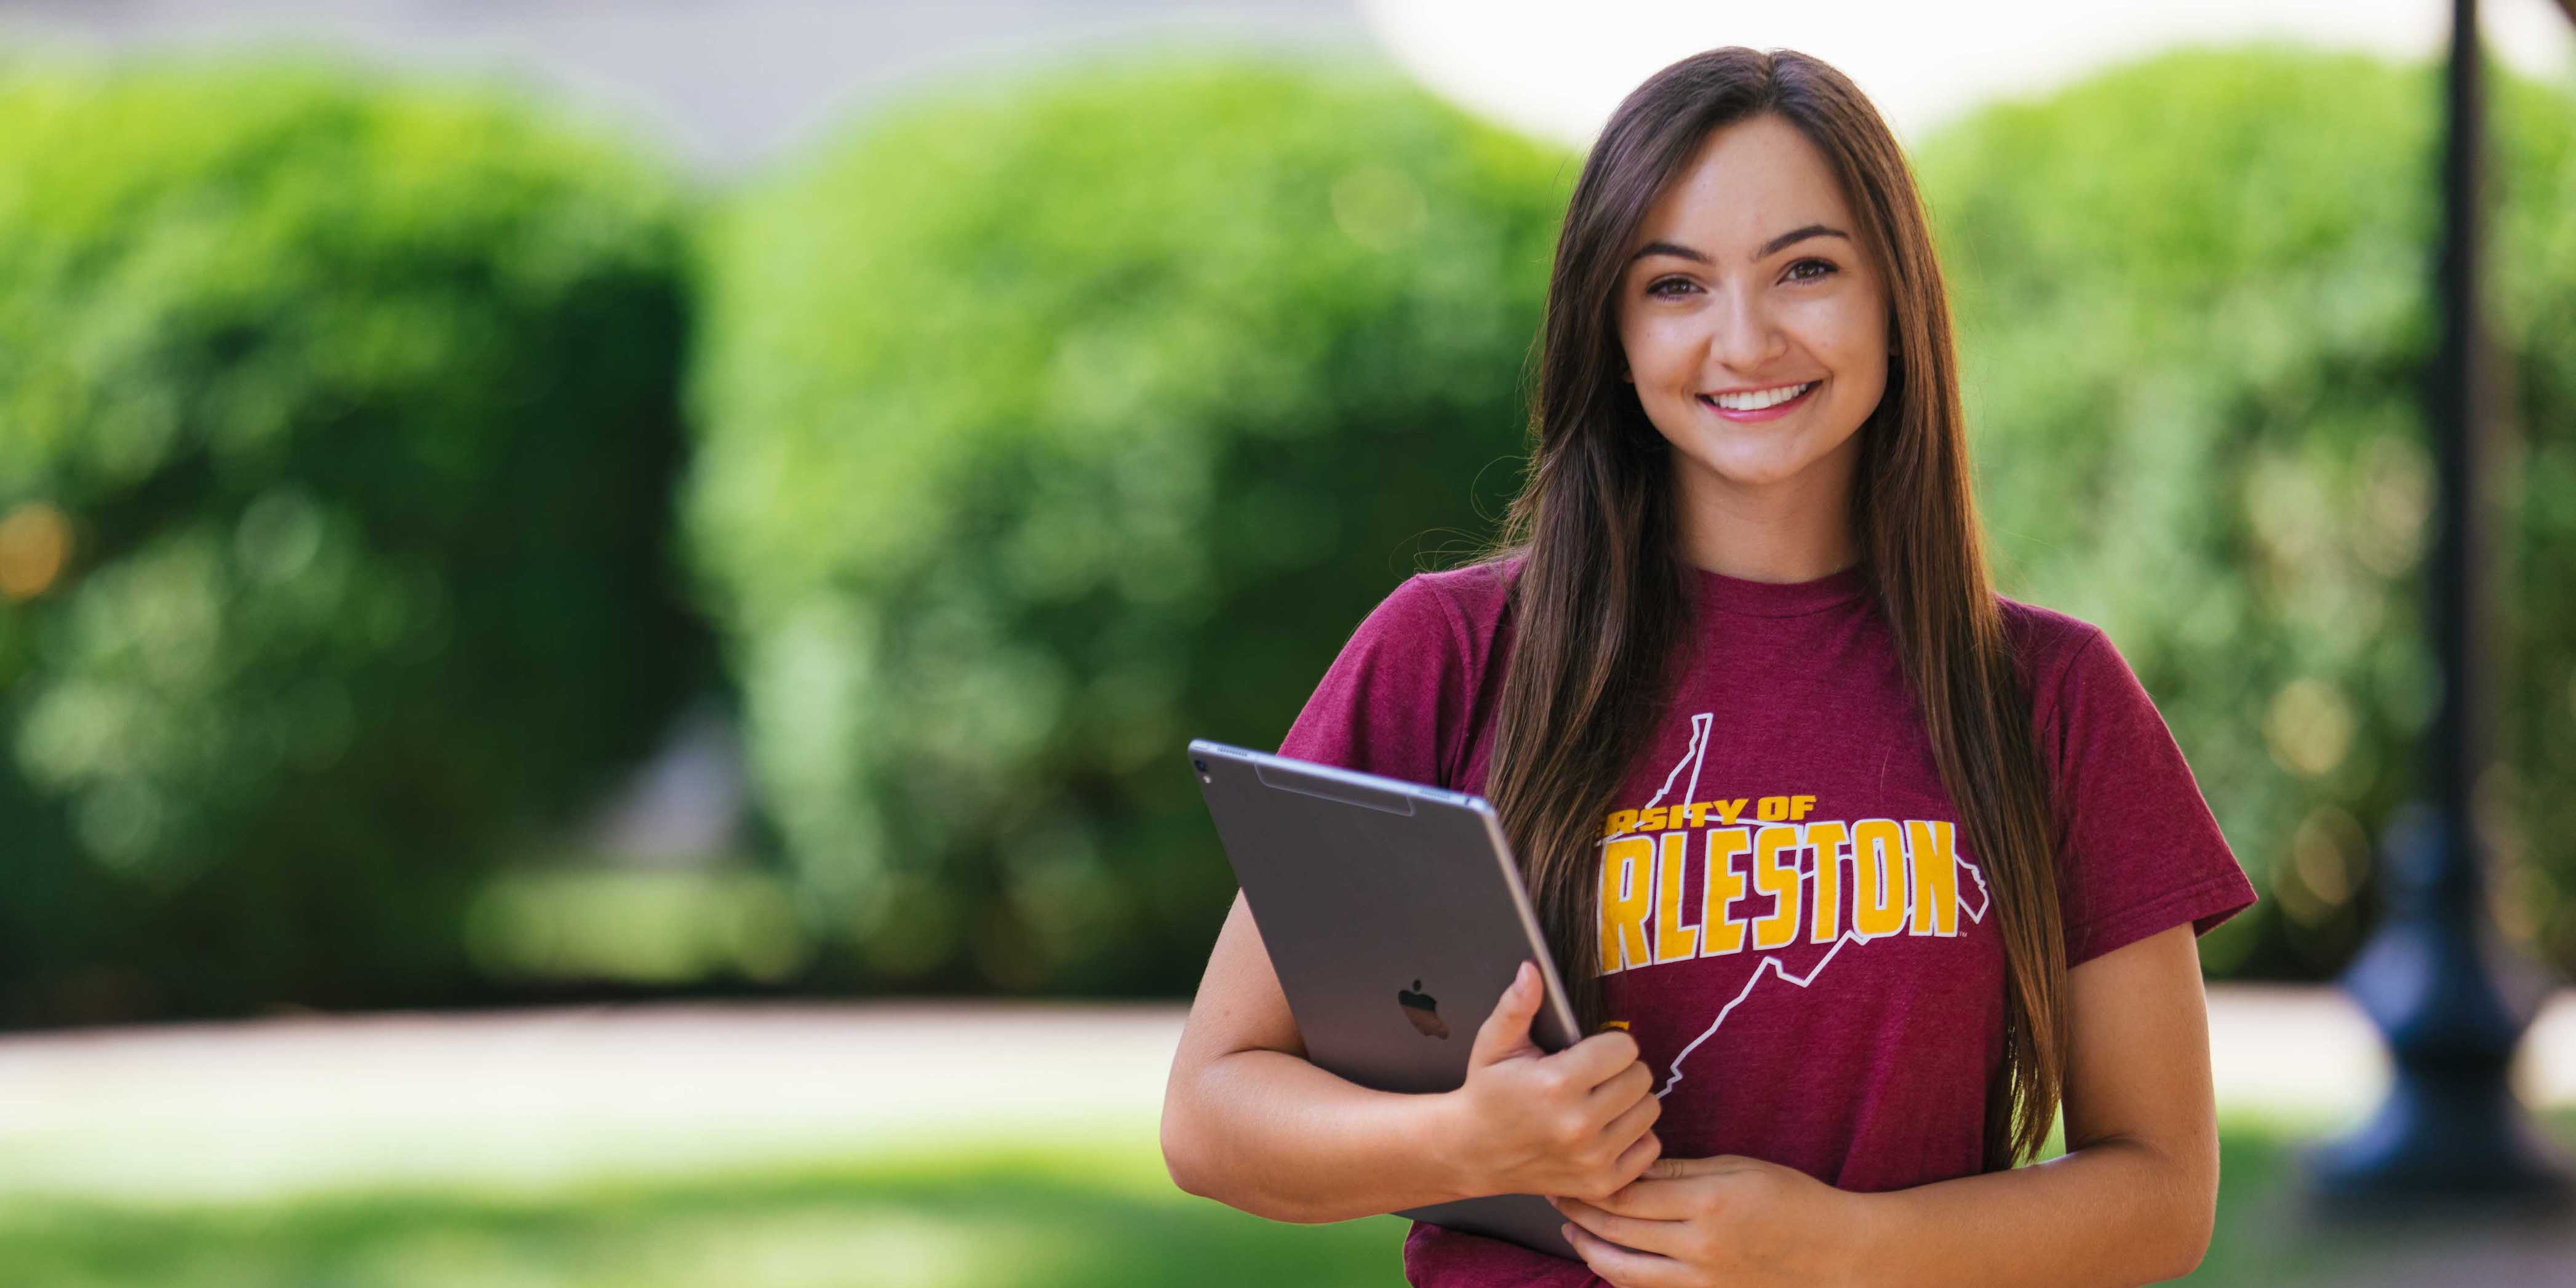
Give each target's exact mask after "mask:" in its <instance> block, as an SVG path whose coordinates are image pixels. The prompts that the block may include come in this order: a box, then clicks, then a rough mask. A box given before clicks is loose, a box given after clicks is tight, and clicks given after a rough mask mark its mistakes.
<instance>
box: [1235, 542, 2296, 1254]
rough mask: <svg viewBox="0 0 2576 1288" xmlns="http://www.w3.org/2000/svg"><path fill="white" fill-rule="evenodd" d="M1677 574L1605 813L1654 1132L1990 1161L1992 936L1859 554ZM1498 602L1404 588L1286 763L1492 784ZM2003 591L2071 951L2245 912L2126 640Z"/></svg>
mask: <svg viewBox="0 0 2576 1288" xmlns="http://www.w3.org/2000/svg"><path fill="white" fill-rule="evenodd" d="M1517 566H1518V560H1517V558H1514V559H1513V560H1510V561H1507V562H1506V563H1504V564H1503V565H1502V566H1501V567H1502V568H1503V569H1504V570H1510V569H1516V568H1517ZM1688 573H1689V576H1690V577H1691V579H1692V584H1693V585H1694V587H1695V588H1696V595H1697V597H1696V598H1695V599H1694V601H1693V611H1694V617H1693V621H1694V626H1693V629H1692V632H1691V639H1692V642H1693V645H1694V649H1693V653H1692V656H1691V657H1690V658H1689V660H1688V667H1687V671H1686V672H1685V674H1684V677H1683V679H1682V681H1681V685H1680V688H1679V689H1678V691H1677V692H1676V695H1675V698H1674V701H1673V703H1672V705H1671V706H1670V707H1669V708H1668V709H1667V710H1666V712H1665V714H1664V715H1663V717H1662V718H1661V720H1660V722H1659V723H1658V725H1657V727H1656V729H1655V731H1654V733H1653V736H1652V737H1651V738H1649V739H1648V740H1647V741H1646V742H1645V744H1644V746H1643V750H1642V751H1641V753H1640V754H1639V755H1638V758H1637V760H1636V763H1635V765H1634V766H1633V768H1632V769H1631V770H1630V772H1629V776H1628V780H1627V786H1626V788H1625V789H1624V790H1623V792H1622V793H1621V795H1620V796H1619V798H1618V800H1617V801H1616V803H1615V804H1616V808H1615V809H1614V810H1613V811H1612V812H1611V813H1610V814H1609V815H1608V816H1607V817H1606V818H1604V819H1603V820H1602V838H1603V840H1602V886H1601V904H1602V944H1603V958H1604V960H1603V961H1601V962H1599V963H1595V964H1594V969H1596V970H1599V971H1602V972H1603V973H1604V985H1605V995H1606V998H1607V1001H1608V1005H1609V1008H1610V1015H1611V1016H1613V1017H1615V1018H1620V1019H1625V1020H1627V1021H1628V1023H1629V1029H1628V1031H1629V1033H1630V1034H1631V1035H1632V1036H1634V1037H1635V1038H1636V1040H1637V1046H1638V1050H1639V1056H1640V1058H1641V1059H1643V1060H1644V1061H1645V1063H1646V1065H1647V1067H1648V1068H1649V1069H1651V1070H1652V1071H1653V1072H1654V1075H1655V1083H1654V1087H1655V1093H1656V1094H1657V1095H1659V1096H1662V1097H1663V1112H1662V1115H1661V1117H1660V1118H1659V1119H1658V1121H1657V1123H1656V1125H1655V1132H1656V1135H1657V1136H1658V1137H1659V1138H1660V1139H1661V1140H1662V1142H1663V1152H1664V1153H1665V1154H1666V1155H1667V1156H1670V1157H1675V1158H1701V1157H1708V1156H1711V1155H1717V1154H1741V1155H1748V1156H1751V1157H1754V1158H1760V1159H1767V1160H1769V1161H1771V1162H1774V1163H1779V1164H1782V1165H1784V1166H1788V1167H1794V1168H1797V1169H1798V1170H1800V1171H1803V1172H1805V1173H1807V1174H1808V1175H1810V1176H1813V1177H1816V1178H1817V1179H1819V1180H1822V1181H1824V1182H1826V1183H1828V1184H1831V1185H1835V1186H1838V1187H1840V1188H1843V1189H1847V1190H1857V1191H1876V1190H1891V1189H1900V1188H1904V1187H1907V1186H1914V1185H1922V1184H1927V1183H1929V1182H1933V1181H1940V1180H1947V1179H1950V1178H1952V1177H1959V1176H1969V1175H1973V1174H1975V1173H1977V1172H1978V1171H1979V1170H1980V1169H1981V1163H1982V1161H1983V1157H1982V1156H1983V1150H1984V1138H1985V1107H1986V1086H1987V1082H1988V1080H1989V1079H1990V1078H1991V1077H1992V1076H1993V1075H1994V1074H1995V1072H1996V1070H1997V1069H1999V1068H2000V1067H2001V1065H2002V1062H2003V1031H2004V996H2005V994H2004V951H2003V941H2002V937H2001V934H2000V931H1999V929H1998V925H1997V920H1998V919H1997V917H1996V916H1994V915H1991V909H1990V908H1989V906H1988V897H1987V889H1988V885H1987V882H1986V878H1985V874H1984V872H1983V871H1982V869H1981V866H1980V863H1979V860H1978V856H1977V855H1976V854H1975V852H1974V851H1973V849H1972V847H1971V846H1970V845H1969V844H1968V841H1967V834H1966V832H1965V831H1964V830H1963V829H1961V828H1960V827H1959V825H1958V820H1959V811H1958V810H1957V808H1956V807H1955V806H1954V805H1953V804H1952V802H1951V799H1950V796H1949V793H1948V792H1947V791H1945V790H1944V789H1943V788H1942V786H1941V781H1940V776H1939V773H1938V771H1937V770H1936V769H1935V767H1934V764H1933V759H1932V748H1931V742H1930V739H1929V737H1928V736H1927V735H1926V733H1925V731H1924V728H1923V724H1922V721H1921V718H1920V716H1919V714H1918V711H1917V709H1916V707H1915V704H1914V701H1913V698H1912V695H1911V694H1910V692H1909V691H1908V689H1907V687H1906V684H1905V677H1904V675H1903V674H1902V673H1901V672H1900V671H1899V669H1898V665H1897V658H1896V653H1895V649H1894V641H1893V639H1892V637H1891V635H1890V633H1889V631H1888V628H1887V626H1886V624H1885V623H1884V622H1883V621H1882V620H1881V618H1880V617H1879V615H1878V613H1877V612H1876V610H1875V608H1874V607H1873V606H1872V604H1871V603H1870V601H1869V597H1868V595H1867V594H1866V588H1865V583H1864V580H1863V575H1862V573H1861V570H1860V569H1859V568H1857V567H1853V568H1847V569H1845V570H1843V571H1841V572H1838V573H1833V574H1830V575H1828V576H1824V577H1819V578H1816V579H1814V580H1812V581H1803V582H1793V583H1778V582H1759V581H1748V580H1744V579H1741V578H1736V577H1728V576H1724V575H1722V574H1719V573H1714V572H1709V571H1707V570H1705V569H1700V568H1696V567H1692V568H1689V569H1688ZM1503 595H1504V586H1503V583H1502V581H1501V577H1500V575H1498V572H1497V570H1496V569H1495V568H1493V567H1468V568H1460V569H1454V570H1450V571H1445V572H1431V573H1418V574H1416V575H1414V576H1413V577H1411V578H1409V579H1407V580H1406V581H1405V582H1404V583H1403V584H1401V585H1399V586H1397V587H1396V588H1395V590H1394V591H1393V592H1391V593H1390V594H1389V595H1388V596H1387V597H1386V599H1385V600H1384V602H1382V603H1380V604H1379V605H1378V607H1377V608H1376V609H1375V610H1373V611H1372V612H1371V613H1370V614H1369V616H1368V618H1367V619H1366V620H1365V621H1363V622H1362V623H1361V624H1360V626H1359V628H1358V630H1357V631H1356V632H1354V633H1353V635H1352V636H1351V639H1350V641H1349V643H1348V644H1346V645H1345V646H1344V647H1343V649H1342V652H1341V655H1340V656H1339V657H1338V658H1336V659H1335V660H1334V662H1333V664H1332V667H1331V668H1330V669H1329V670H1327V671H1326V672H1325V674H1324V678H1323V681H1322V682H1321V683H1320V684H1318V685H1317V686H1316V688H1315V692H1314V695H1313V697H1311V698H1310V699H1308V701H1307V703H1306V706H1305V709H1304V710H1303V711H1301V712H1300V713H1299V714H1298V716H1297V719H1296V721H1295V723H1294V724H1292V725H1291V726H1290V727H1289V730H1288V735H1287V738H1286V739H1285V741H1283V742H1282V743H1281V744H1280V747H1279V754H1281V755H1283V756H1294V757H1297V758H1299V759H1304V760H1314V761H1321V762H1324V763H1326V764H1333V765H1341V766H1344V767H1346V768H1351V769H1357V770H1361V771H1363V772H1367V773H1373V774H1383V775H1386V776H1388V777H1392V778H1402V779H1406V780H1409V781H1413V782H1419V783H1431V784H1437V785H1439V786H1442V787H1447V788H1450V789H1452V790H1456V791H1467V792H1481V791H1483V785H1484V781H1485V768H1486V760H1487V757H1488V754H1489V752H1490V750H1491V745H1492V738H1493V716H1494V703H1495V701H1496V700H1497V697H1498V696H1499V693H1500V690H1501V681H1502V661H1503V659H1504V658H1505V657H1507V656H1508V650H1509V647H1510V639H1509V637H1510V633H1511V630H1510V623H1509V622H1507V621H1505V620H1503ZM2000 602H2001V604H2002V606H2003V610H2004V616H2005V622H2006V625H2007V630H2008V633H2009V636H2010V638H2011V639H2012V641H2013V643H2014V647H2015V649H2016V651H2017V655H2018V656H2019V658H2020V659H2021V663H2022V666H2023V668H2024V674H2026V675H2027V676H2029V677H2030V684H2031V693H2032V713H2031V718H2032V725H2033V728H2034V729H2035V730H2036V733H2037V737H2038V745H2039V748H2040V752H2041V755H2042V756H2043V758H2044V759H2045V761H2046V763H2047V765H2048V766H2049V769H2050V771H2051V772H2052V774H2053V775H2054V779H2055V785H2056V791H2057V793H2058V796H2059V800H2058V804H2057V809H2058V820H2057V824H2058V831H2057V842H2058V850H2057V877H2058V902H2059V908H2060V910H2061V913H2062V916H2063V919H2064V923H2065V935H2066V958H2067V963H2068V965H2069V966H2075V965H2080V964H2081V963H2083V962H2085V961H2087V960H2089V959H2091V958H2093V957H2097V956H2100V955H2101V954H2103V953H2107V952H2110V951H2111V950H2113V949H2115V948H2119V947H2121V946H2123V945H2126V944H2129V943H2132V942H2135V941H2137V940H2139V939H2142V938H2145V937H2146V936H2148V935H2151V934H2153V933H2155V932H2157V931H2160V930H2164V929H2166V928H2168V927H2171V926H2175V925H2179V924H2182V923H2184V922H2189V923H2191V924H2192V926H2193V928H2194V931H2195V933H2201V932H2206V931H2208V930H2209V929H2210V928H2211V927H2213V926H2215V925H2217V924H2218V923H2220V922H2222V921H2225V920H2226V919H2227V918H2228V917H2230V916H2232V915H2234V914H2235V913H2237V912H2238V911H2241V910H2242V909H2244V908H2246V907H2248V906H2250V905H2251V904H2252V903H2253V902H2254V890H2253V887H2252V886H2251V885H2250V884H2249V883H2248V882H2247V881H2246V879H2245V874H2244V873H2243V871H2242V870H2240V869H2239V868H2238V866H2237V863H2236V858H2235V855H2234V854H2233V853H2232V852H2230V851H2229V849H2228V846H2227V840H2226V838H2225V837H2224V836H2222V835H2221V834H2220V832H2219V829H2218V823H2217V820H2216V819H2214V818H2212V817H2211V815H2210V811H2209V806H2208V803H2207V802H2206V801H2205V800H2203V799H2202V797H2201V794H2200V788H2199V785H2198V783H2197V782H2196V781H2195V780H2194V778H2193V777H2192V773H2191V770H2190V768H2189V767H2188V766H2187V765H2186V764H2185V763H2184V761H2183V757H2182V752H2181V750H2180V748H2178V747H2177V746H2176V745H2175V743H2174V740H2173V735H2172V734H2171V732H2170V731H2169V730H2168V729H2167V727H2166V725H2165V723H2164V720H2163V717H2162V716H2161V715H2159V714H2158V713H2157V711H2156V708H2155V704H2154V703H2153V702H2152V701H2151V700H2150V699H2149V698H2148V696H2147V693H2146V691H2145V689H2144V688H2142V687H2141V686H2140V685H2139V683H2138V680H2137V677H2136V675H2135V674H2134V673H2133V672H2131V671H2130V669H2129V666H2128V663H2127V662H2126V661H2125V660H2124V659H2123V658H2122V657H2121V656H2120V653H2119V651H2118V650H2117V649H2115V648H2113V647H2112V644H2111V641H2110V639H2109V638H2108V637H2107V636H2105V635H2104V634H2103V633H2102V631H2101V630H2100V629H2099V628H2097V627H2094V626H2092V625H2090V624H2088V623H2086V622H2083V621H2079V620H2077V619H2076V618H2073V617H2069V616H2067V615H2066V614H2063V613H2059V612H2054V611H2052V610H2050V609H2046V608H2041V607H2038V606H2036V605H2032V604H2024V603H2021V602H2018V601H2015V600H2012V599H2008V598H2006V599H2001V601H2000ZM1820 858H1821V860H1822V861H1820ZM1712 876H1713V877H1714V880H1713V881H1712ZM1712 887H1713V888H1712ZM1560 965H1561V966H1571V965H1572V963H1560ZM1404 1274H1405V1279H1406V1280H1407V1281H1408V1282H1409V1283H1411V1284H1413V1285H1415V1288H1434V1286H1435V1285H1436V1286H1437V1288H1501V1286H1503V1285H1514V1286H1516V1288H1520V1286H1539V1288H1555V1286H1559V1285H1561V1286H1563V1288H1581V1286H1583V1285H1588V1284H1592V1283H1597V1282H1599V1281H1598V1280H1597V1279H1596V1278H1595V1277H1594V1276H1593V1275H1592V1274H1591V1272H1590V1270H1589V1268H1588V1267H1586V1266H1585V1265H1584V1264H1583V1263H1581V1262H1579V1261H1569V1260H1566V1259H1563V1258H1560V1257H1552V1256H1548V1255H1546V1254H1543V1253H1538V1252H1533V1251H1530V1250H1528V1249H1526V1248H1523V1247H1520V1246H1519V1245H1517V1244H1513V1243H1508V1242H1504V1241H1501V1240H1497V1239H1489V1238H1484V1237H1482V1236H1478V1235H1473V1234H1467V1233H1464V1232H1461V1231H1457V1230H1451V1229H1448V1228H1446V1227H1442V1226H1437V1225H1430V1224H1426V1223H1423V1222H1415V1223H1414V1225H1413V1228H1412V1231H1411V1233H1410V1234H1409V1235H1408V1236H1407V1238H1406V1239H1405V1244H1404Z"/></svg>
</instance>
